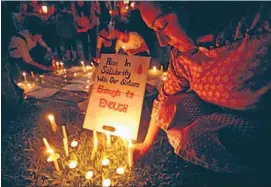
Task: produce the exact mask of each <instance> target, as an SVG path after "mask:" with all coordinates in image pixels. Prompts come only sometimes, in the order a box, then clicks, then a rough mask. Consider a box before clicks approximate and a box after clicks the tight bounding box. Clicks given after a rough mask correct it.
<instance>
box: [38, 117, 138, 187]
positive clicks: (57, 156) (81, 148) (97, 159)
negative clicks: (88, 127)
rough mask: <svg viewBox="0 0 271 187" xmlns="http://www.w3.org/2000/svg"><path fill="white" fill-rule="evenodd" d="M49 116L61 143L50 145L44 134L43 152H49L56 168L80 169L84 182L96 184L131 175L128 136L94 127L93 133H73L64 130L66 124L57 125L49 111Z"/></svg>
mask: <svg viewBox="0 0 271 187" xmlns="http://www.w3.org/2000/svg"><path fill="white" fill-rule="evenodd" d="M48 119H49V121H50V128H52V131H53V132H55V133H52V135H53V136H54V137H56V136H60V137H61V138H62V139H63V143H62V142H61V143H59V145H60V146H57V145H53V147H54V149H53V148H52V147H51V146H52V142H51V145H50V144H49V143H48V141H47V139H48V137H44V138H43V142H44V145H45V147H46V149H47V151H46V154H49V155H48V159H47V162H53V164H54V168H55V170H56V171H58V172H62V173H63V172H64V171H65V172H64V173H66V174H67V172H71V173H73V172H74V173H76V172H78V171H82V172H81V174H82V176H84V178H85V180H86V182H89V184H92V185H99V186H110V185H113V184H117V182H118V181H116V179H117V178H122V180H124V179H127V177H128V176H129V175H130V172H131V168H132V164H133V149H134V145H133V144H132V141H131V140H129V139H127V138H124V137H122V138H119V137H116V136H112V135H110V134H109V133H105V134H103V133H99V134H98V133H97V132H96V131H93V136H91V135H90V134H89V131H86V132H84V133H85V134H84V135H80V136H79V137H75V136H73V135H72V132H70V131H67V129H66V126H64V125H62V126H61V128H58V124H56V122H55V117H54V116H53V115H52V114H50V115H49V116H48ZM55 126H57V127H55ZM59 129H62V133H61V130H60V131H59V132H58V130H59ZM68 139H69V140H70V144H68ZM49 142H50V141H49ZM69 146H71V147H69ZM116 151H117V152H116ZM76 175H78V174H76ZM101 175H102V176H101ZM127 175H128V176H127ZM101 179H102V180H101ZM119 185H120V184H119Z"/></svg>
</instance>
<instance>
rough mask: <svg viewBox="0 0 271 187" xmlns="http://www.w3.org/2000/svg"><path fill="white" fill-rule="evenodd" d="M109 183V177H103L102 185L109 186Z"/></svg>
mask: <svg viewBox="0 0 271 187" xmlns="http://www.w3.org/2000/svg"><path fill="white" fill-rule="evenodd" d="M110 185H111V181H110V179H104V180H103V187H109V186H110Z"/></svg>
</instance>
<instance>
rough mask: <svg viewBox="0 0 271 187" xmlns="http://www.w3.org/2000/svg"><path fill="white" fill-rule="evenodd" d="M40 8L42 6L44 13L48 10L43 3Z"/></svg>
mask: <svg viewBox="0 0 271 187" xmlns="http://www.w3.org/2000/svg"><path fill="white" fill-rule="evenodd" d="M41 8H42V11H43V12H44V13H45V14H47V12H48V8H47V6H45V5H43V6H42V7H41Z"/></svg>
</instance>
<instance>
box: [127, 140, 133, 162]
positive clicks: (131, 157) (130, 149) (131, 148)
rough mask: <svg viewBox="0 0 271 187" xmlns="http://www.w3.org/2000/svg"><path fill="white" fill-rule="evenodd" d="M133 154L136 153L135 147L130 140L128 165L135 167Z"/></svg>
mask: <svg viewBox="0 0 271 187" xmlns="http://www.w3.org/2000/svg"><path fill="white" fill-rule="evenodd" d="M133 153H134V145H133V143H132V141H131V140H129V144H128V165H129V167H132V165H133Z"/></svg>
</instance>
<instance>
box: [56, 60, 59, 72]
mask: <svg viewBox="0 0 271 187" xmlns="http://www.w3.org/2000/svg"><path fill="white" fill-rule="evenodd" d="M56 69H57V70H58V69H59V62H58V61H57V62H56Z"/></svg>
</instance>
